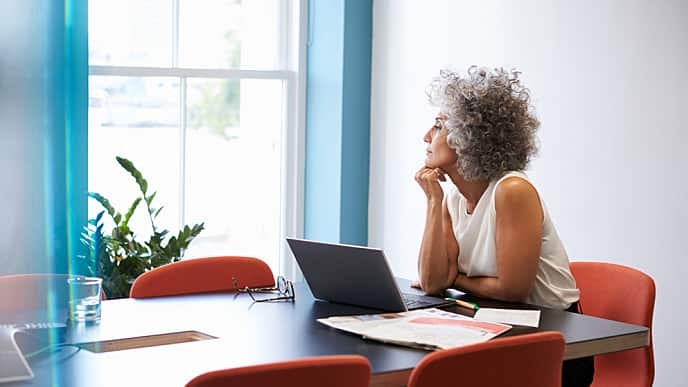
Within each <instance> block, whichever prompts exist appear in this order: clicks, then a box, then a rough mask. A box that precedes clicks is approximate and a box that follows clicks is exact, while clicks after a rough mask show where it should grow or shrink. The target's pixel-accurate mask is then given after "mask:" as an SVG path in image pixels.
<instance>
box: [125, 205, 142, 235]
mask: <svg viewBox="0 0 688 387" xmlns="http://www.w3.org/2000/svg"><path fill="white" fill-rule="evenodd" d="M139 203H141V198H136V200H134V202H133V203H131V206H129V210H128V211H127V213H126V214H125V215H124V222H122V226H124V227H127V229H128V226H129V220H130V219H131V216H132V215H134V211H135V210H136V207H138V205H139Z"/></svg>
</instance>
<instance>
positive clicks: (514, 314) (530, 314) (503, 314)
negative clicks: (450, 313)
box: [473, 308, 540, 328]
mask: <svg viewBox="0 0 688 387" xmlns="http://www.w3.org/2000/svg"><path fill="white" fill-rule="evenodd" d="M473 318H474V319H476V320H478V321H486V322H495V323H502V324H512V325H525V326H528V327H536V328H537V327H538V326H539V325H540V311H539V310H522V309H493V308H480V309H479V310H478V311H477V312H476V313H475V316H473Z"/></svg>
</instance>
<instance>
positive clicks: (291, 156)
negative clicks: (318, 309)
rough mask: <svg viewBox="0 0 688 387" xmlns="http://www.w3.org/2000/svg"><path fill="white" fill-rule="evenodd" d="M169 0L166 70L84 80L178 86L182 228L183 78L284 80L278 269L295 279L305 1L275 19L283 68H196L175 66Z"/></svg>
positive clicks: (130, 70)
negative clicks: (151, 80)
mask: <svg viewBox="0 0 688 387" xmlns="http://www.w3.org/2000/svg"><path fill="white" fill-rule="evenodd" d="M171 1H173V39H174V42H173V45H172V47H173V48H172V67H143V66H100V65H89V67H88V69H89V72H88V73H89V76H92V75H93V76H127V77H176V78H179V80H180V87H179V106H180V117H179V137H180V141H179V143H180V149H179V155H180V158H179V159H180V165H179V174H180V175H179V181H180V184H179V198H180V208H179V224H181V225H183V224H185V212H186V211H185V202H186V193H185V180H186V170H185V165H186V143H185V139H186V83H187V80H188V79H189V78H209V79H229V80H241V79H267V80H280V81H284V82H285V84H286V87H285V88H284V92H283V93H284V94H283V101H285V103H284V105H283V112H282V128H283V133H282V136H281V138H282V144H281V155H282V162H281V167H280V176H281V182H280V188H281V192H282V197H281V201H280V204H281V213H280V219H281V224H280V240H282V241H283V242H282V243H280V246H279V250H278V251H279V257H278V266H277V267H278V271H279V273H281V274H283V275H286V276H287V277H288V278H292V279H294V280H300V272H299V270H298V268H297V267H296V265H295V264H294V261H293V259H291V254H290V253H289V252H288V249H287V247H286V243H284V237H285V236H297V237H301V236H303V218H304V217H303V209H304V200H303V198H304V195H303V192H304V188H303V186H304V169H305V162H304V155H305V126H306V125H305V122H306V44H307V36H306V35H307V22H308V1H307V0H286V1H283V2H280V4H282V7H281V13H282V15H281V16H282V17H280V20H281V21H284V22H285V23H283V25H282V26H281V28H280V30H281V31H282V33H281V34H280V36H282V37H286V39H285V41H284V42H282V44H281V45H280V47H281V50H282V52H281V53H280V58H281V61H282V65H283V66H281V67H282V68H285V70H246V69H199V68H188V67H179V66H178V59H179V55H178V47H179V0H171Z"/></svg>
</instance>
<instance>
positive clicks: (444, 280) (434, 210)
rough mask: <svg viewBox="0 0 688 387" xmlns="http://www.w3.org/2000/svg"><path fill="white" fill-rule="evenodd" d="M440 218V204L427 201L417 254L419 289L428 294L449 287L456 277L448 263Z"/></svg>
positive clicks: (453, 269)
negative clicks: (421, 238) (423, 228)
mask: <svg viewBox="0 0 688 387" xmlns="http://www.w3.org/2000/svg"><path fill="white" fill-rule="evenodd" d="M442 216H443V214H442V203H441V202H435V201H432V200H429V201H428V206H427V213H426V218H425V230H424V231H423V240H422V241H421V246H420V252H419V254H418V273H419V281H420V286H421V288H422V289H423V290H424V291H425V292H427V293H430V294H436V293H439V292H440V291H442V290H444V289H446V288H447V287H449V286H451V285H452V282H453V279H454V277H455V276H456V269H455V268H453V267H452V265H451V264H450V263H449V257H448V253H447V245H446V242H445V240H444V234H443V223H442Z"/></svg>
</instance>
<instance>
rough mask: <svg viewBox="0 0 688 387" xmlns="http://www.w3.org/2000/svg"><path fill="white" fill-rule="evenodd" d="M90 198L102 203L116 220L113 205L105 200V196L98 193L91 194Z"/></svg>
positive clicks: (89, 194)
mask: <svg viewBox="0 0 688 387" xmlns="http://www.w3.org/2000/svg"><path fill="white" fill-rule="evenodd" d="M88 197H90V198H92V199H95V201H97V202H98V203H100V205H101V206H103V208H104V209H105V211H107V213H108V214H109V215H110V216H111V217H112V218H113V219H114V218H115V212H116V211H115V208H114V207H112V204H110V201H109V200H107V199H106V198H105V196H103V195H101V194H99V193H97V192H89V193H88Z"/></svg>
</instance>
